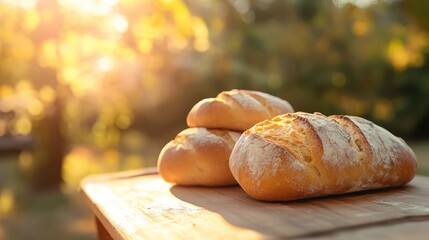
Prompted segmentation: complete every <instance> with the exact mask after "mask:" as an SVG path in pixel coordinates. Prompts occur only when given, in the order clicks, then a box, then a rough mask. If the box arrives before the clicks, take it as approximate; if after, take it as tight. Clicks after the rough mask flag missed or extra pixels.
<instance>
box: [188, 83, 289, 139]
mask: <svg viewBox="0 0 429 240" xmlns="http://www.w3.org/2000/svg"><path fill="white" fill-rule="evenodd" d="M288 112H294V110H293V108H292V106H291V105H290V104H289V103H288V102H287V101H285V100H283V99H280V98H278V97H275V96H272V95H270V94H267V93H262V92H257V91H250V90H237V89H234V90H231V91H225V92H221V93H220V94H218V95H217V97H216V98H207V99H203V100H201V101H200V102H198V103H197V104H196V105H195V106H194V107H193V108H192V109H191V111H190V112H189V114H188V117H187V119H186V120H187V123H188V126H189V127H205V128H217V129H229V130H234V131H240V132H242V131H245V130H247V129H248V128H250V127H252V126H253V125H255V124H256V123H258V122H261V121H263V120H267V119H271V118H273V117H275V116H277V115H280V114H284V113H288Z"/></svg>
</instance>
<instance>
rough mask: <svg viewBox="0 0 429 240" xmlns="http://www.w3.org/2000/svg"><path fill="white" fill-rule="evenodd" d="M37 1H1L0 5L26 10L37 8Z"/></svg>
mask: <svg viewBox="0 0 429 240" xmlns="http://www.w3.org/2000/svg"><path fill="white" fill-rule="evenodd" d="M36 2H37V0H0V3H5V4H7V5H10V6H16V7H20V8H24V9H32V8H34V7H35V6H36Z"/></svg>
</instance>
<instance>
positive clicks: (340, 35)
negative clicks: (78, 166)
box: [0, 0, 429, 178]
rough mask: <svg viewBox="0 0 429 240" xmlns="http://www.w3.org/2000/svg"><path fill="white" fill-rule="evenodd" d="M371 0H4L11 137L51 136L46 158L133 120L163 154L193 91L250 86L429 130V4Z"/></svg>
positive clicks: (2, 65)
mask: <svg viewBox="0 0 429 240" xmlns="http://www.w3.org/2000/svg"><path fill="white" fill-rule="evenodd" d="M364 2H366V3H369V4H367V5H365V6H362V5H361V2H359V1H352V0H348V1H345V0H335V1H309V0H305V1H273V0H252V1H250V0H221V1H214V0H204V1H190V0H188V1H185V0H159V1H134V0H112V1H94V0H91V1H84V0H82V1H72V0H61V1H56V0H39V1H17V2H14V1H8V0H0V34H1V35H0V79H1V82H0V136H6V135H19V134H21V135H27V134H33V135H35V136H36V139H41V140H40V141H39V144H36V145H35V147H36V149H35V151H36V154H35V158H34V161H35V165H36V166H54V164H52V163H53V162H55V161H57V162H61V161H60V160H55V159H61V158H63V157H64V156H65V154H66V151H67V146H69V145H70V144H71V145H72V144H84V145H91V146H95V147H98V148H102V149H110V148H115V149H116V148H127V146H124V142H127V140H126V139H125V138H124V136H126V135H127V133H128V132H130V131H131V132H133V131H138V132H139V133H140V134H141V135H142V137H141V138H142V139H144V140H142V142H144V143H143V144H142V145H141V148H140V149H148V146H150V151H149V152H148V153H147V154H148V156H151V158H156V156H157V154H158V153H159V150H160V149H161V147H162V146H163V145H164V144H165V143H166V142H167V141H168V140H169V139H171V138H172V137H173V136H174V135H175V134H177V133H178V132H179V131H180V130H182V129H183V128H186V124H185V118H186V115H187V113H188V111H189V110H190V109H191V107H192V105H193V104H195V103H196V102H198V101H199V100H201V99H202V98H206V97H214V96H215V95H216V94H217V93H219V92H220V91H223V90H230V89H232V88H243V89H254V90H259V91H264V92H268V93H271V94H273V95H277V96H279V97H281V98H284V99H286V100H288V101H290V102H291V104H292V105H293V106H294V108H295V109H296V110H297V111H307V112H314V111H318V112H322V113H324V114H350V115H359V116H363V117H365V118H368V119H370V120H372V121H375V122H376V123H378V124H380V125H382V126H384V127H386V128H387V129H389V130H390V131H393V132H394V133H396V134H398V135H400V136H402V137H407V138H412V137H427V136H429V129H428V127H427V122H428V121H429V79H428V78H429V76H428V75H429V71H428V69H429V63H428V56H429V55H428V50H429V48H428V46H429V35H428V31H429V24H428V22H429V20H428V19H429V17H427V16H426V12H427V10H429V4H428V3H426V2H425V1H415V0H407V1H405V0H404V1H364ZM131 135H132V134H131ZM125 145H126V144H125ZM38 151H39V152H38ZM40 151H42V153H40ZM144 151H146V150H144ZM145 154H146V153H145ZM46 156H48V157H46ZM49 157H52V158H55V159H51V160H49ZM37 159H44V160H43V161H45V162H39V161H38V160H37ZM47 159H48V160H47ZM55 166H57V167H56V169H61V167H62V166H61V164H56V165H55ZM39 168H40V167H39ZM44 168H45V167H41V169H44ZM36 169H37V168H36ZM53 177H55V178H58V177H61V176H59V175H58V174H57V175H56V176H53Z"/></svg>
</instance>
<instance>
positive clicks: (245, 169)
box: [230, 112, 416, 201]
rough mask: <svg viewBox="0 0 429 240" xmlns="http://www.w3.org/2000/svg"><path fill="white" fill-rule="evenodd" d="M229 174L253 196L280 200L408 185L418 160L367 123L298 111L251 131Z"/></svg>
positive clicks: (234, 154) (399, 141)
mask: <svg viewBox="0 0 429 240" xmlns="http://www.w3.org/2000/svg"><path fill="white" fill-rule="evenodd" d="M230 169H231V172H232V174H233V176H234V177H235V178H236V180H237V181H238V183H239V184H240V185H241V187H242V188H243V189H244V190H245V191H246V192H247V193H248V194H249V195H251V196H252V197H254V198H256V199H259V200H267V201H280V200H293V199H300V198H306V197H316V196H323V195H331V194H340V193H346V192H354V191H362V190H368V189H374V188H381V187H390V186H399V185H403V184H405V183H407V182H409V181H410V180H411V179H412V178H413V177H414V176H415V171H416V158H415V155H414V153H413V151H412V150H411V149H410V148H409V147H408V146H407V145H406V143H405V142H404V141H403V140H402V139H400V138H398V137H395V136H394V135H392V134H391V133H390V132H388V131H387V130H385V129H383V128H381V127H379V126H377V125H375V124H373V123H372V122H370V121H368V120H365V119H363V118H359V117H354V116H340V115H334V116H329V117H327V116H324V115H323V114H320V113H316V114H309V113H302V112H299V113H288V114H284V115H280V116H277V117H274V118H273V119H271V120H266V121H263V122H260V123H258V124H256V125H255V126H253V127H252V128H250V129H248V130H247V131H246V132H245V133H244V134H242V136H241V137H240V139H239V140H238V141H237V143H236V146H235V148H234V150H233V152H232V154H231V157H230Z"/></svg>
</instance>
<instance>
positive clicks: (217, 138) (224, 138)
mask: <svg viewBox="0 0 429 240" xmlns="http://www.w3.org/2000/svg"><path fill="white" fill-rule="evenodd" d="M239 137H240V133H238V132H232V131H227V130H217V129H206V128H188V129H185V130H183V131H182V132H180V133H179V134H178V135H177V136H176V138H175V139H174V140H172V141H170V142H169V143H167V145H165V147H164V148H163V149H162V151H161V153H160V155H159V158H158V171H159V174H160V175H161V177H162V178H164V180H165V181H167V182H172V183H175V184H178V185H192V186H225V185H233V184H237V182H236V181H235V179H234V177H233V176H232V174H231V171H230V169H229V164H228V162H229V156H230V155H231V151H232V149H233V147H234V144H235V142H236V141H237V140H238V138H239Z"/></svg>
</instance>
